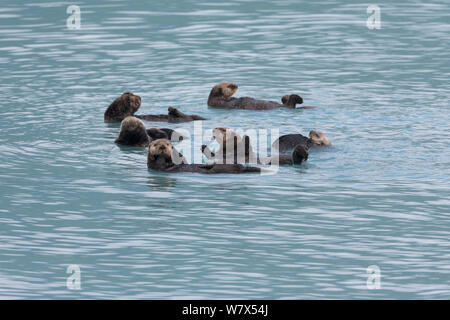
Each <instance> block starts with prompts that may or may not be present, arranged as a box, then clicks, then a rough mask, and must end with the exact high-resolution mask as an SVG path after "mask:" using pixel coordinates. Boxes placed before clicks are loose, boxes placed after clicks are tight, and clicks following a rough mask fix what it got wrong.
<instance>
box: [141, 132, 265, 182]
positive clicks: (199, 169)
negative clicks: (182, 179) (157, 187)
mask: <svg viewBox="0 0 450 320" xmlns="http://www.w3.org/2000/svg"><path fill="white" fill-rule="evenodd" d="M174 159H175V161H174ZM147 167H148V168H150V169H153V170H158V171H165V172H192V173H206V174H213V173H248V172H261V168H258V167H249V166H244V165H241V164H187V163H186V161H185V159H184V158H183V157H182V156H181V154H180V153H179V152H178V151H176V150H175V148H173V146H172V143H171V142H170V141H169V140H167V139H158V140H155V141H153V142H152V143H150V146H149V148H148V158H147Z"/></svg>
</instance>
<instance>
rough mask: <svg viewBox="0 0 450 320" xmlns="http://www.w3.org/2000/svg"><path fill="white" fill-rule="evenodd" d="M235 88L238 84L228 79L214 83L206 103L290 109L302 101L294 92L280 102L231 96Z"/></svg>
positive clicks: (252, 107) (214, 105)
mask: <svg viewBox="0 0 450 320" xmlns="http://www.w3.org/2000/svg"><path fill="white" fill-rule="evenodd" d="M237 90H238V86H237V85H236V84H234V83H232V82H229V81H224V82H221V83H219V84H216V85H215V86H214V87H213V88H212V89H211V92H210V94H209V97H208V105H209V106H211V107H218V108H225V109H246V110H270V109H277V108H282V107H283V108H291V109H292V108H295V105H296V104H302V103H303V99H302V97H300V96H299V95H295V94H292V95H286V96H284V97H283V98H282V103H281V104H280V103H278V102H275V101H270V100H260V99H254V98H251V97H241V98H234V97H232V95H233V94H235V93H236V91H237Z"/></svg>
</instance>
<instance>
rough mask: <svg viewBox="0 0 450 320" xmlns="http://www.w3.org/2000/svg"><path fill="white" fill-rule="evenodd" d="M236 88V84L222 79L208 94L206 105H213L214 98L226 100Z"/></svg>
mask: <svg viewBox="0 0 450 320" xmlns="http://www.w3.org/2000/svg"><path fill="white" fill-rule="evenodd" d="M237 90H238V86H237V84H234V83H232V82H229V81H224V82H221V83H218V84H216V85H215V86H214V87H213V88H212V89H211V92H210V94H209V98H208V105H210V106H215V100H216V101H217V100H219V101H220V100H226V99H228V98H229V97H231V96H232V95H233V94H235V93H236V91H237Z"/></svg>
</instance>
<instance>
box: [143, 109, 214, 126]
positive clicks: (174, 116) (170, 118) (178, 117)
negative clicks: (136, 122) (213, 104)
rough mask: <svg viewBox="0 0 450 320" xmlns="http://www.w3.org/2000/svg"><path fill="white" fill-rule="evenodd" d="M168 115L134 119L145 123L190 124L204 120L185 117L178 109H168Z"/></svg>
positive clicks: (197, 117) (194, 116) (148, 115)
mask: <svg viewBox="0 0 450 320" xmlns="http://www.w3.org/2000/svg"><path fill="white" fill-rule="evenodd" d="M168 111H169V112H168V114H158V115H152V114H147V115H137V116H135V117H137V118H139V119H142V120H145V121H155V122H176V123H178V122H190V121H196V120H206V119H205V118H203V117H200V116H197V115H194V114H191V115H187V114H184V113H183V112H181V111H180V110H178V109H175V108H172V107H169V109H168Z"/></svg>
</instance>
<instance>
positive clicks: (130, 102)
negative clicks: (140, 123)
mask: <svg viewBox="0 0 450 320" xmlns="http://www.w3.org/2000/svg"><path fill="white" fill-rule="evenodd" d="M140 106H141V97H140V96H138V95H135V94H133V93H131V92H125V93H124V94H122V95H121V96H120V97H118V98H117V99H116V100H114V101H113V103H111V104H110V105H109V107H108V109H106V111H105V121H106V122H120V121H122V120H123V119H125V118H126V117H128V116H132V115H134V113H135V112H136V111H138V109H139V107H140Z"/></svg>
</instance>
